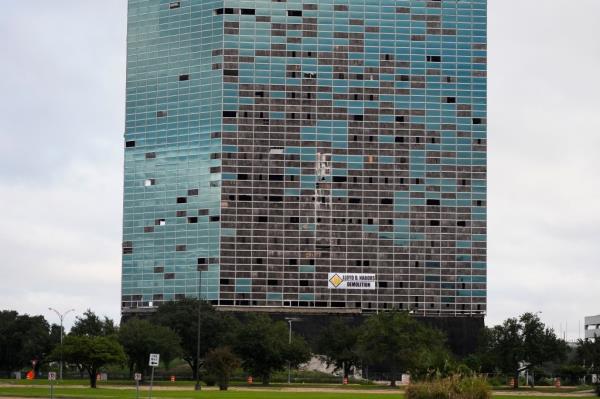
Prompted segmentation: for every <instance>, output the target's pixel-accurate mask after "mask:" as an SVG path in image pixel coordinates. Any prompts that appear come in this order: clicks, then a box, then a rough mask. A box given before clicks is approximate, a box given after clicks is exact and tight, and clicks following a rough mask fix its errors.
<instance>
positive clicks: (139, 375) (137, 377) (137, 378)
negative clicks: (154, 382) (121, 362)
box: [133, 373, 142, 381]
mask: <svg viewBox="0 0 600 399" xmlns="http://www.w3.org/2000/svg"><path fill="white" fill-rule="evenodd" d="M133 379H134V380H136V381H141V380H142V373H135V374H134V375H133Z"/></svg>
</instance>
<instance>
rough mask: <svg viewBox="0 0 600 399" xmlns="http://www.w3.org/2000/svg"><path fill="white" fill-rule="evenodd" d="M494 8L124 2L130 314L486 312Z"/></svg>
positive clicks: (466, 1) (374, 0)
mask: <svg viewBox="0 0 600 399" xmlns="http://www.w3.org/2000/svg"><path fill="white" fill-rule="evenodd" d="M486 42H487V39H486V0H437V1H433V0H430V1H423V0H181V1H166V0H129V23H128V45H127V51H128V57H127V116H126V127H125V144H124V146H125V188H124V223H123V224H124V227H123V283H122V308H123V312H124V313H128V312H135V311H139V310H140V309H149V308H152V307H155V306H157V305H158V304H160V303H161V302H163V301H168V300H174V299H175V300H176V299H180V298H184V297H193V298H197V297H202V298H205V299H207V300H210V301H212V303H213V304H215V305H217V306H220V307H223V308H235V309H238V310H239V309H247V308H249V309H263V310H268V309H271V310H282V309H284V310H286V311H289V312H296V311H299V312H326V313H361V312H369V311H377V310H379V311H381V310H386V309H403V310H408V311H411V312H413V313H415V314H417V315H422V316H451V317H454V316H457V315H458V316H460V315H466V316H477V317H482V316H483V314H484V313H485V311H486V206H487V202H486V148H487V140H486V137H487V136H486V122H487V120H486Z"/></svg>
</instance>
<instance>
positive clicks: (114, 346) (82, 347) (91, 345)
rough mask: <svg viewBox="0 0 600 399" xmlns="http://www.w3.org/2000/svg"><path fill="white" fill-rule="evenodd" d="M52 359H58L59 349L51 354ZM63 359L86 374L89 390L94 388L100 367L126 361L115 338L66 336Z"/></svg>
mask: <svg viewBox="0 0 600 399" xmlns="http://www.w3.org/2000/svg"><path fill="white" fill-rule="evenodd" d="M52 357H53V359H55V360H58V359H60V349H59V348H56V349H55V350H54V352H52ZM63 359H64V360H65V361H66V362H68V363H71V364H76V365H79V366H80V367H81V368H82V369H83V370H85V371H87V372H88V375H89V378H90V387H91V388H96V375H97V374H98V371H100V369H101V368H102V367H104V366H106V365H109V364H123V363H125V360H126V358H125V353H124V352H123V347H122V346H121V344H119V342H118V341H117V340H116V338H114V337H95V336H87V335H84V336H76V335H68V336H67V337H66V338H65V340H64V343H63Z"/></svg>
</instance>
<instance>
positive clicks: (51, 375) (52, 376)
mask: <svg viewBox="0 0 600 399" xmlns="http://www.w3.org/2000/svg"><path fill="white" fill-rule="evenodd" d="M48 381H49V382H50V399H54V381H56V373H55V372H54V371H51V372H49V373H48Z"/></svg>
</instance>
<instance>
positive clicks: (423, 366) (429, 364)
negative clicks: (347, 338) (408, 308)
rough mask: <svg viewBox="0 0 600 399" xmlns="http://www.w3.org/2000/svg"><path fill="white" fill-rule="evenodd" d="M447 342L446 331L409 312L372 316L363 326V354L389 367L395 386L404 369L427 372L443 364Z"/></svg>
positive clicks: (373, 361)
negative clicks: (419, 320)
mask: <svg viewBox="0 0 600 399" xmlns="http://www.w3.org/2000/svg"><path fill="white" fill-rule="evenodd" d="M444 344H445V338H444V335H443V334H442V333H440V332H439V331H437V330H433V329H431V328H429V327H427V326H425V325H424V324H422V323H420V322H418V321H417V320H415V319H414V318H412V317H411V316H410V315H408V313H406V312H383V313H379V314H377V315H373V316H370V317H369V318H368V319H367V320H366V321H365V322H364V323H363V325H362V326H361V329H360V334H359V337H358V346H359V352H360V353H361V357H362V358H363V359H365V360H366V361H367V362H369V363H371V364H377V365H380V366H383V367H384V368H385V369H387V370H388V371H389V379H390V385H391V386H396V380H397V379H398V378H399V377H400V374H401V373H402V372H410V373H411V374H424V372H427V371H428V370H430V369H435V368H436V367H439V366H440V362H441V363H443V359H444V358H447V351H446V349H445V347H444ZM442 365H443V364H442Z"/></svg>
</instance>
